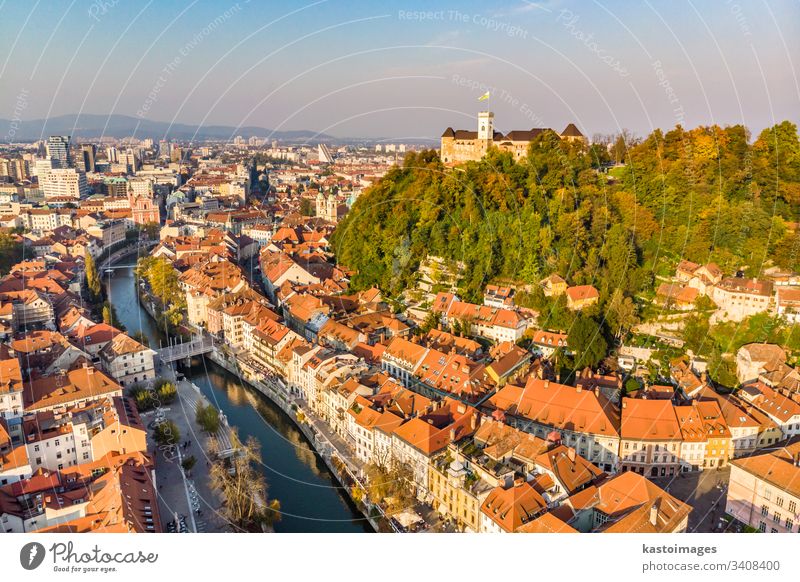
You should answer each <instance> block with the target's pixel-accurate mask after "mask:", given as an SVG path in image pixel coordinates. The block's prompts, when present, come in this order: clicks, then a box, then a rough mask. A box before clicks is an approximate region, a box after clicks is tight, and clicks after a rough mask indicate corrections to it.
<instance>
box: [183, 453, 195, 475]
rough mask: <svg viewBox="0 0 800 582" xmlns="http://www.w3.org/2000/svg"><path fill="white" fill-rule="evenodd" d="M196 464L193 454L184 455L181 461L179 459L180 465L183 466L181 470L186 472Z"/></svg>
mask: <svg viewBox="0 0 800 582" xmlns="http://www.w3.org/2000/svg"><path fill="white" fill-rule="evenodd" d="M196 464H197V459H196V458H195V457H194V455H191V456H189V457H186V458H185V459H184V460H183V461H181V467H183V470H184V471H186V472H187V473H188V472H190V471H191V470H192V469H193V468H194V466H195V465H196Z"/></svg>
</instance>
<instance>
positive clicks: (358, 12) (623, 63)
mask: <svg viewBox="0 0 800 582" xmlns="http://www.w3.org/2000/svg"><path fill="white" fill-rule="evenodd" d="M673 6H674V5H673V4H670V5H669V6H667V5H666V4H665V3H663V2H648V3H644V4H641V5H637V6H624V7H623V5H622V4H621V3H618V2H606V3H600V2H594V3H591V4H580V3H575V2H546V3H529V2H519V3H516V4H513V5H512V6H511V7H508V6H502V3H499V2H496V3H489V4H486V3H477V2H466V3H459V4H453V3H443V4H441V5H437V6H427V5H423V4H422V3H417V2H404V3H392V4H390V5H389V6H372V5H369V4H367V3H342V2H336V1H334V0H319V1H317V2H308V3H292V4H291V5H289V6H285V7H282V8H280V9H277V8H275V7H270V6H266V5H262V4H260V3H257V2H237V3H230V4H223V5H220V4H213V5H205V4H202V3H197V2H186V3H175V2H163V3H158V4H155V3H152V2H151V3H148V4H145V5H142V6H139V5H127V4H124V3H117V2H113V1H110V2H99V1H98V2H93V3H89V4H76V3H75V2H72V3H66V2H64V3H61V4H60V5H59V7H58V8H57V9H50V8H47V9H45V8H44V7H43V6H39V5H38V3H37V4H34V5H32V6H28V5H10V6H5V7H4V8H5V11H6V17H5V18H4V19H3V24H0V32H3V34H2V35H0V38H1V40H0V46H2V49H3V50H2V52H3V53H5V54H6V55H7V56H6V59H4V60H3V61H1V63H2V64H0V76H2V77H3V79H4V83H3V84H2V87H0V103H2V104H3V105H2V108H0V111H2V114H1V115H0V118H3V119H7V120H9V121H11V120H14V119H16V120H17V122H18V123H24V122H25V120H32V119H38V118H47V117H55V116H59V115H65V114H100V115H112V114H121V115H131V116H134V117H137V118H139V119H142V120H148V121H162V122H167V123H185V124H202V125H230V126H233V127H237V126H260V127H264V128H269V129H272V130H277V131H286V130H309V131H313V132H321V133H326V134H330V135H332V136H334V137H339V138H344V137H363V138H390V139H395V140H399V141H403V140H405V141H414V140H415V139H437V138H438V136H439V135H440V133H441V131H442V130H443V129H444V128H445V127H447V126H453V127H471V126H472V120H473V118H474V115H475V113H476V112H477V110H478V109H479V107H480V106H482V104H480V103H478V101H477V99H478V98H479V97H480V96H481V95H483V94H484V93H485V92H486V91H489V92H490V93H491V99H490V103H491V107H492V110H493V111H494V112H495V114H496V117H497V126H498V128H499V129H501V130H503V131H508V130H511V129H513V128H525V129H527V128H530V127H552V128H553V129H556V130H560V129H561V128H562V127H564V126H565V125H567V124H568V123H575V124H576V125H577V126H578V127H579V128H580V129H581V130H582V131H583V132H584V133H585V134H586V135H588V136H592V135H593V134H595V133H617V132H619V131H620V130H622V129H623V128H627V129H630V130H631V131H633V132H634V133H636V134H638V135H646V134H647V133H649V132H650V131H652V130H653V129H654V128H662V129H665V130H666V129H669V128H671V127H673V126H675V125H676V124H678V123H681V124H682V125H684V126H685V127H694V126H697V125H710V124H714V123H717V124H719V125H730V124H738V123H741V124H744V125H746V126H747V127H748V128H750V129H751V131H752V132H753V134H756V135H757V134H758V132H760V131H761V129H763V128H764V127H767V126H771V125H773V124H774V123H776V122H779V121H781V120H783V119H789V120H791V121H797V113H796V112H797V108H796V103H797V99H798V98H800V83H799V82H798V77H797V71H795V70H794V68H793V65H792V62H791V59H790V55H791V54H795V53H797V52H798V50H800V46H798V38H800V35H798V34H797V32H798V31H797V28H798V24H797V23H798V22H800V18H797V16H798V15H800V8H798V6H797V5H796V3H790V2H786V3H770V4H766V3H765V4H764V5H763V9H757V7H756V6H755V5H750V4H743V5H738V4H735V3H727V2H726V3H724V4H723V5H721V6H720V7H711V6H697V5H695V4H693V3H691V2H686V3H683V4H682V6H681V9H676V10H673V9H671V8H673ZM668 8H670V9H669V10H668ZM684 15H690V16H691V18H687V17H685V16H684ZM33 30H37V31H38V32H37V33H36V34H32V31H33ZM142 49H144V50H142ZM332 111H335V112H336V113H335V114H332V113H331V112H332ZM2 129H3V130H4V131H3V134H5V133H6V132H7V128H2ZM46 136H47V132H45V135H44V137H46Z"/></svg>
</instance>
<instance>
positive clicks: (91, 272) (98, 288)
mask: <svg viewBox="0 0 800 582" xmlns="http://www.w3.org/2000/svg"><path fill="white" fill-rule="evenodd" d="M84 269H85V271H86V289H87V290H88V291H89V300H90V301H92V302H98V301H99V300H100V298H101V296H102V292H103V288H102V285H101V282H100V273H98V272H97V265H96V264H95V262H94V258H93V257H92V255H91V254H90V253H86V257H85V260H84Z"/></svg>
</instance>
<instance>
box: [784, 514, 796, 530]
mask: <svg viewBox="0 0 800 582" xmlns="http://www.w3.org/2000/svg"><path fill="white" fill-rule="evenodd" d="M793 527H794V522H793V521H792V520H791V519H789V518H788V517H787V518H786V529H788V530H790V531H791V529H792V528H793Z"/></svg>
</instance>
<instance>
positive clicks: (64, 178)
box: [39, 168, 88, 200]
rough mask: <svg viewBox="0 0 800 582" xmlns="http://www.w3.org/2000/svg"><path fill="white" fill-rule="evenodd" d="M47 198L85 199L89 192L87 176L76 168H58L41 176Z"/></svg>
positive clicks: (43, 190)
mask: <svg viewBox="0 0 800 582" xmlns="http://www.w3.org/2000/svg"><path fill="white" fill-rule="evenodd" d="M39 184H40V186H41V188H42V192H43V193H44V197H45V198H74V199H75V200H79V199H81V198H85V197H86V194H87V192H88V186H87V184H86V174H84V173H83V172H79V171H78V170H75V169H74V168H58V169H52V170H49V171H46V172H45V173H44V174H42V175H40V176H39Z"/></svg>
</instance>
